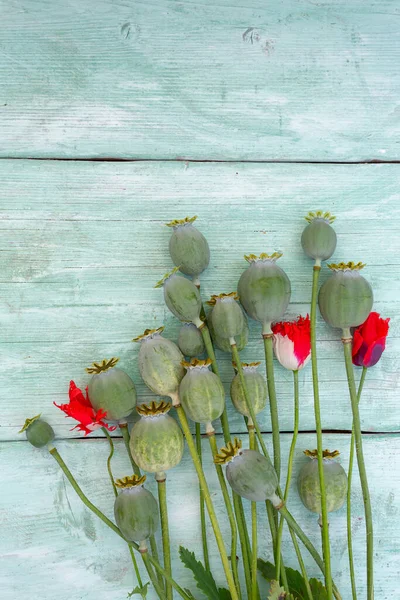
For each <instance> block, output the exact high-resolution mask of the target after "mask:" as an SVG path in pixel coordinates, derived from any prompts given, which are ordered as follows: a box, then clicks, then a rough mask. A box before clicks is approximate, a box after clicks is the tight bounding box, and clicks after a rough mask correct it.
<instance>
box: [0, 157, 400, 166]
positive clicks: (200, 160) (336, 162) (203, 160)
mask: <svg viewBox="0 0 400 600" xmlns="http://www.w3.org/2000/svg"><path fill="white" fill-rule="evenodd" d="M0 160H4V161H5V160H10V161H14V160H32V161H45V160H47V161H54V162H57V161H58V162H110V163H113V162H115V163H118V162H132V163H136V162H155V163H159V162H172V163H173V162H183V163H217V164H240V163H242V164H252V163H253V164H289V165H385V164H386V165H398V164H400V159H398V160H382V159H380V158H367V159H365V160H296V159H291V160H290V159H288V160H284V159H276V160H275V159H260V160H255V159H253V160H241V159H233V158H232V159H227V160H225V159H218V158H184V157H177V158H115V157H112V156H105V157H96V156H93V157H85V158H73V157H61V156H54V157H48V156H47V157H40V156H39V157H38V156H35V157H30V156H16V157H13V156H0Z"/></svg>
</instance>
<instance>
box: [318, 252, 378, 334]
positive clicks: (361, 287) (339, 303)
mask: <svg viewBox="0 0 400 600" xmlns="http://www.w3.org/2000/svg"><path fill="white" fill-rule="evenodd" d="M364 266H365V265H363V264H362V263H361V262H359V263H357V264H355V263H353V262H349V263H339V264H337V265H336V264H330V265H328V267H329V268H330V269H331V271H333V273H332V275H331V276H330V277H329V279H327V280H326V281H325V283H324V284H323V285H322V286H321V288H320V290H319V295H318V304H319V309H320V311H321V314H322V316H323V318H324V320H325V321H326V322H327V323H328V324H329V325H330V326H331V327H339V328H340V329H348V328H350V327H357V326H358V325H361V323H364V321H365V320H366V318H367V317H368V315H369V313H370V311H371V308H372V304H373V301H374V300H373V294H372V288H371V286H370V285H369V283H368V281H367V280H366V279H364V277H362V275H360V270H361V269H362V268H363V267H364Z"/></svg>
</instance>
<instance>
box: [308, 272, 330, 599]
mask: <svg viewBox="0 0 400 600" xmlns="http://www.w3.org/2000/svg"><path fill="white" fill-rule="evenodd" d="M320 270H321V267H320V266H318V265H315V266H314V270H313V281H312V294H311V311H310V312H311V316H310V322H311V323H310V324H311V367H312V379H313V391H314V414H315V427H316V433H317V451H318V476H319V485H320V491H321V515H322V530H321V533H322V547H323V557H324V562H325V587H326V591H327V596H328V600H332V597H333V596H332V574H331V550H330V544H329V523H328V510H327V505H326V488H325V476H324V462H323V447H322V425H321V409H320V402H319V386H318V365H317V338H316V320H317V296H318V280H319V272H320Z"/></svg>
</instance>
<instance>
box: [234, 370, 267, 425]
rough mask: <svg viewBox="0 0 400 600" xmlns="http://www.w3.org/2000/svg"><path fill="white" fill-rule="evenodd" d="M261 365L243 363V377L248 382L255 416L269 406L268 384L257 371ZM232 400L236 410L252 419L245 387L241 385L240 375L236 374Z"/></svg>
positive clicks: (247, 385)
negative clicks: (244, 390)
mask: <svg viewBox="0 0 400 600" xmlns="http://www.w3.org/2000/svg"><path fill="white" fill-rule="evenodd" d="M259 364H260V363H259V362H254V363H242V366H243V375H244V378H245V381H246V387H247V389H248V392H249V396H250V399H251V402H252V404H253V409H254V414H256V415H257V414H258V413H259V412H261V411H262V409H263V408H264V407H265V405H266V404H267V384H266V382H265V379H264V377H263V376H262V375H261V373H259V372H258V371H257V367H258V365H259ZM231 399H232V402H233V405H234V407H235V408H236V410H237V411H238V412H239V413H240V414H241V415H244V416H245V417H248V418H249V417H250V413H249V410H248V408H247V402H246V398H245V396H244V392H243V387H242V384H241V383H240V378H239V374H236V375H235V377H234V378H233V379H232V383H231Z"/></svg>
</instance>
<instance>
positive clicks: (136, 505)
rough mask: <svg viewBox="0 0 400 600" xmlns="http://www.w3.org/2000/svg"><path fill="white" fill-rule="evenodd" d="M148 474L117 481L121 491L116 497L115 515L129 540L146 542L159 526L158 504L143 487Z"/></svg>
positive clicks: (116, 483) (122, 531) (123, 533)
mask: <svg viewBox="0 0 400 600" xmlns="http://www.w3.org/2000/svg"><path fill="white" fill-rule="evenodd" d="M145 480H146V475H143V476H142V477H140V476H138V475H132V476H130V477H124V478H123V479H117V481H116V482H115V485H116V487H118V488H119V489H120V490H121V492H120V494H118V496H117V497H116V498H115V502H114V515H115V520H116V522H117V525H118V527H119V529H120V530H121V533H122V535H123V536H124V538H125V539H126V540H128V541H129V542H144V541H145V540H147V538H149V537H150V536H151V535H153V534H154V533H155V532H156V531H157V528H158V524H159V515H158V504H157V501H156V499H155V498H154V496H153V494H152V493H151V492H149V490H146V489H145V488H144V487H143V484H144V482H145Z"/></svg>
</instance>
